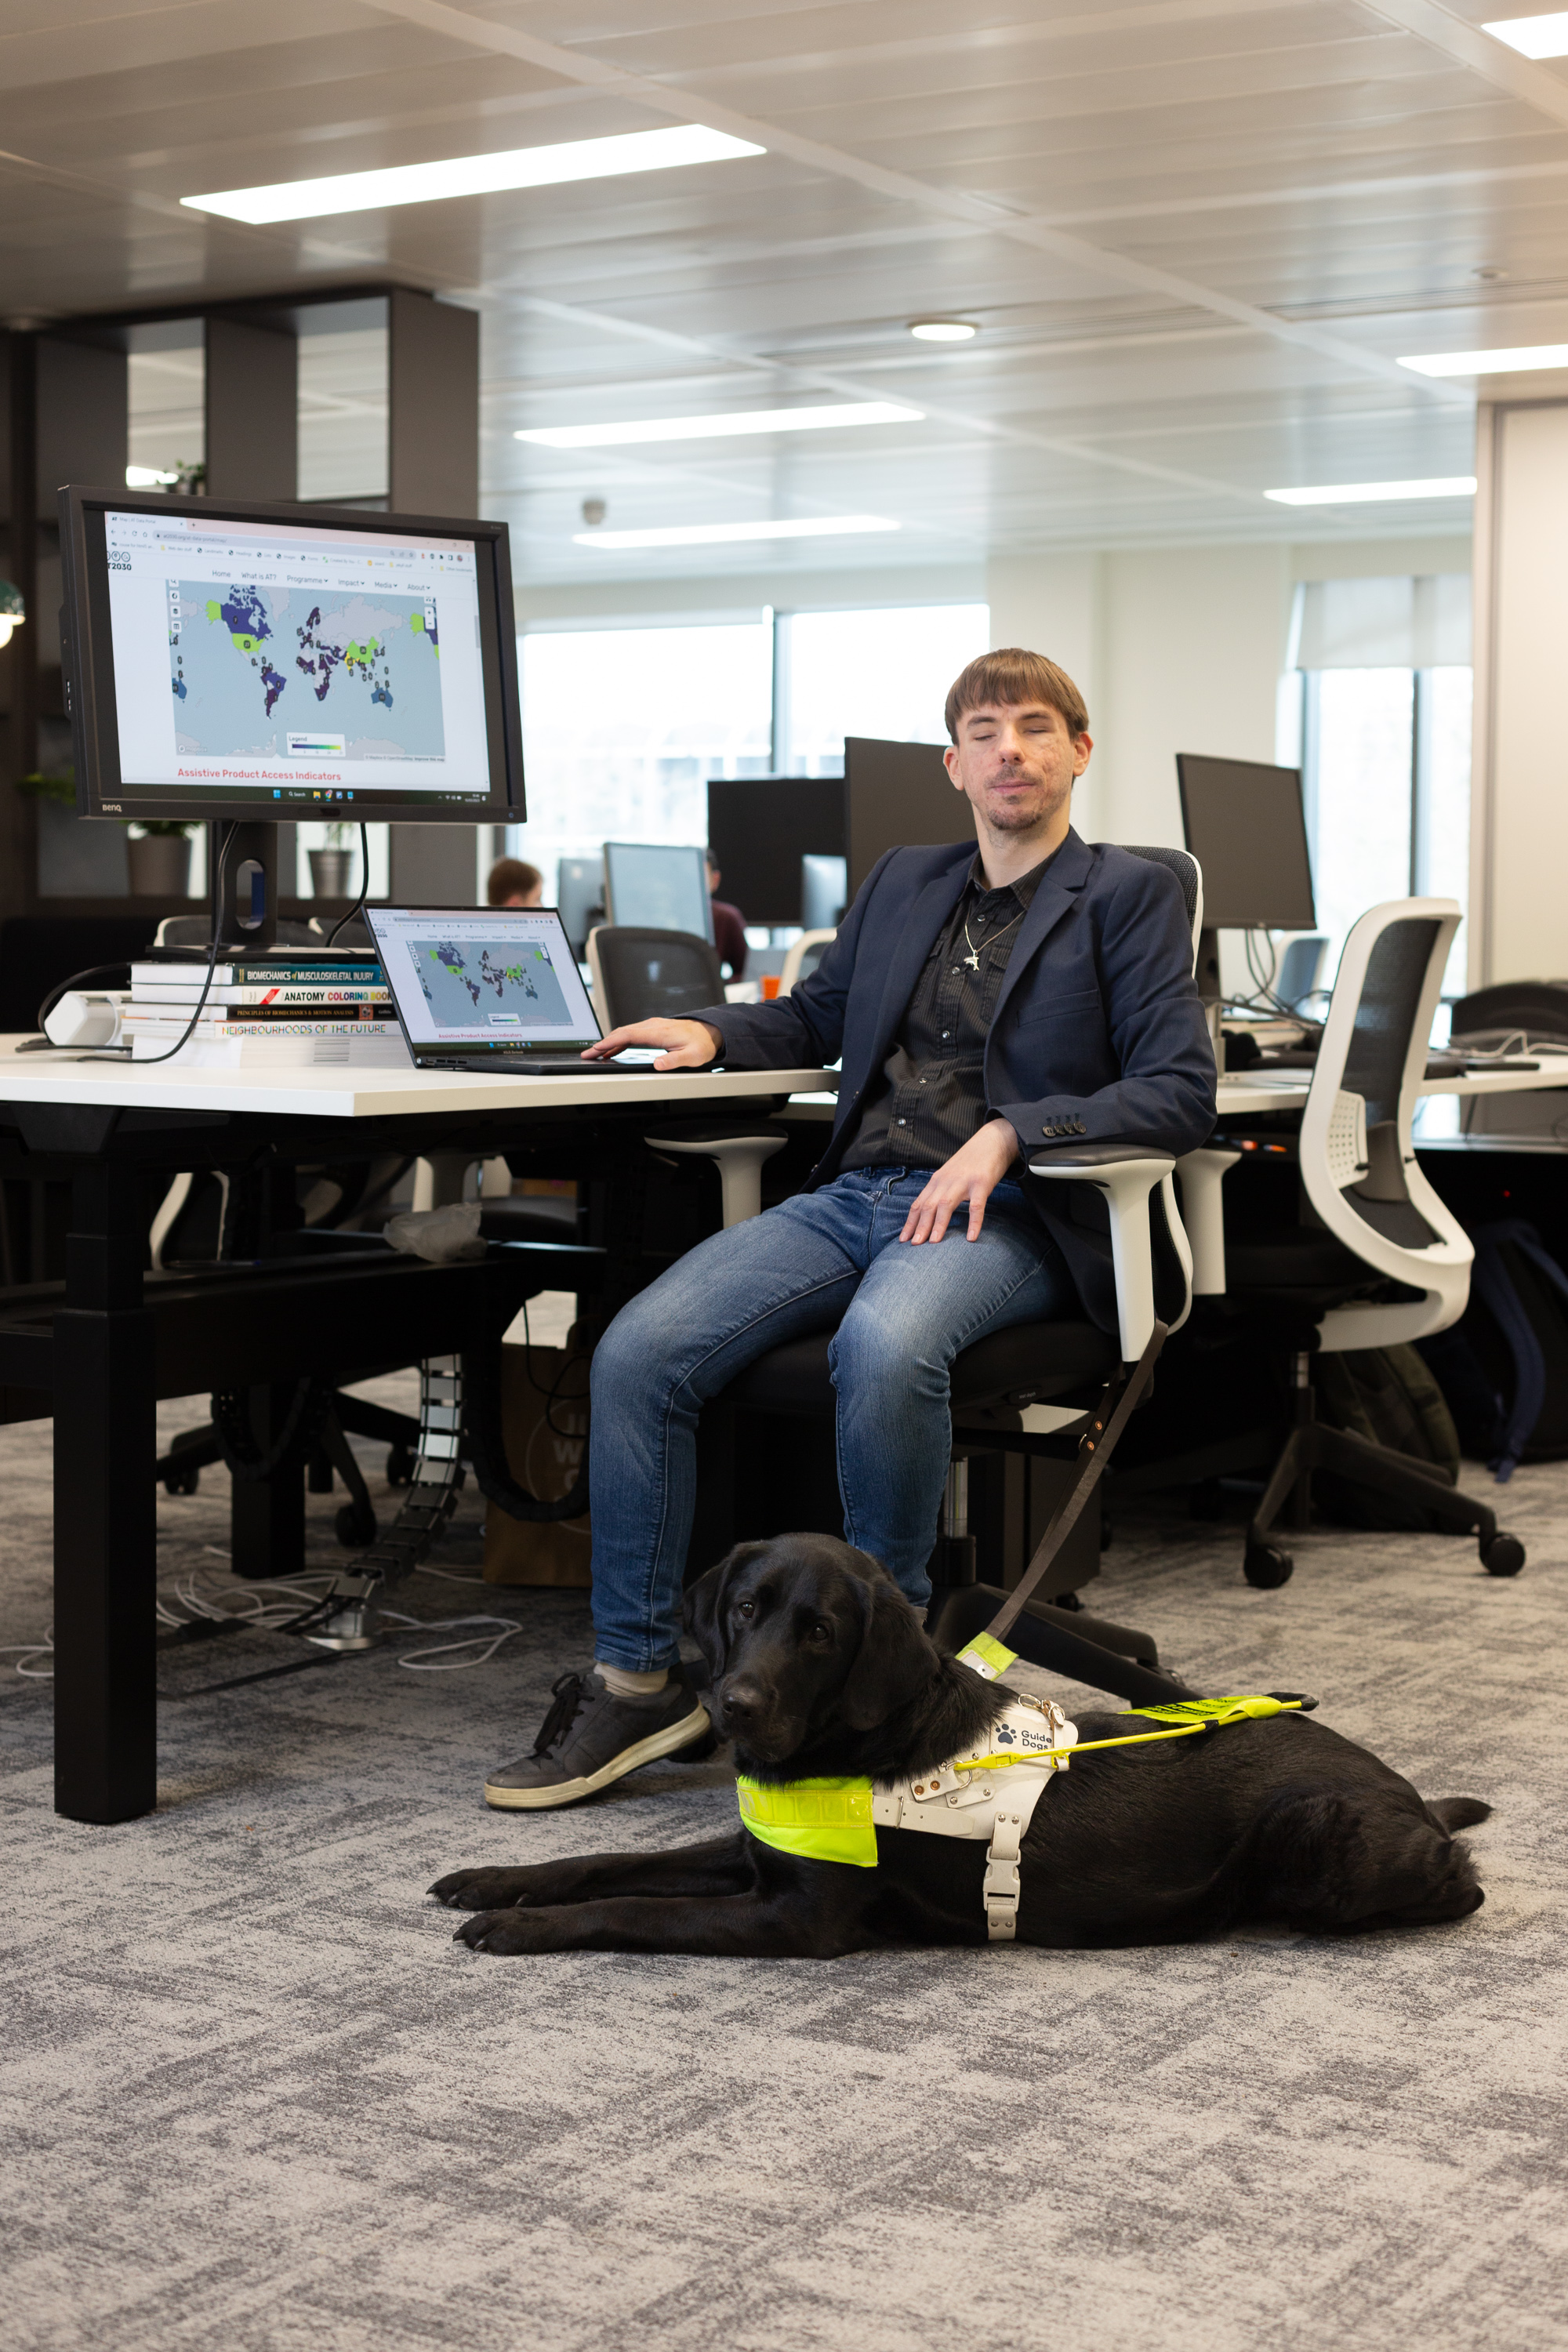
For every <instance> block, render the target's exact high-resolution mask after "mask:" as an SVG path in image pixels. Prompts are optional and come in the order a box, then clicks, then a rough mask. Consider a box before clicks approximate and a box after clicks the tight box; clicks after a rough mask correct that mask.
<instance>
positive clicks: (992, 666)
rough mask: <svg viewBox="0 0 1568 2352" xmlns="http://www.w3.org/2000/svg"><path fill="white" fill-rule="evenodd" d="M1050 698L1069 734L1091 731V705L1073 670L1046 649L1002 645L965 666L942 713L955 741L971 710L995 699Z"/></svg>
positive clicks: (1003, 701) (950, 690) (1042, 699)
mask: <svg viewBox="0 0 1568 2352" xmlns="http://www.w3.org/2000/svg"><path fill="white" fill-rule="evenodd" d="M1010 702H1012V703H1016V702H1048V703H1049V704H1050V706H1051V709H1053V710H1058V711H1060V713H1061V715H1062V718H1063V719H1065V720H1066V722H1067V730H1068V734H1069V735H1087V734H1088V732H1089V711H1088V709H1087V708H1086V706H1085V703H1084V698H1083V697H1082V695H1081V694H1080V693H1079V690H1078V688H1077V687H1076V686H1075V685H1074V684H1073V682H1072V680H1071V678H1070V677H1068V674H1067V672H1066V670H1065V669H1058V667H1057V665H1056V663H1055V662H1054V661H1047V658H1046V656H1045V655H1044V654H1031V653H1026V652H1025V650H1024V648H1023V646H999V647H998V649H997V650H996V652H995V653H993V654H981V655H980V656H978V658H977V659H975V660H974V661H972V662H971V663H970V665H969V667H968V668H967V669H963V670H960V671H959V673H958V676H957V677H955V678H954V679H953V681H952V686H951V687H950V688H949V689H948V697H947V709H946V710H945V712H944V713H943V716H944V717H945V719H946V720H947V731H948V733H949V735H950V736H951V737H952V740H953V741H954V742H955V743H956V742H957V740H958V722H959V720H960V719H962V718H963V714H964V712H965V711H966V710H984V709H989V708H990V707H991V706H992V705H993V704H996V703H1010Z"/></svg>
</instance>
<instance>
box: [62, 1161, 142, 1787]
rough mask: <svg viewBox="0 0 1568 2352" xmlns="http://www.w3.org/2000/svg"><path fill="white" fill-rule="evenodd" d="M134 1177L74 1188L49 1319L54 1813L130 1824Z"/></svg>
mask: <svg viewBox="0 0 1568 2352" xmlns="http://www.w3.org/2000/svg"><path fill="white" fill-rule="evenodd" d="M146 1238H147V1221H146V1217H145V1215H144V1213H143V1203H142V1183H141V1180H140V1178H139V1176H138V1175H137V1174H136V1173H135V1172H134V1171H123V1170H119V1169H114V1168H111V1167H110V1166H107V1165H106V1164H105V1163H103V1162H102V1161H99V1162H97V1163H95V1164H94V1165H93V1166H91V1167H90V1168H88V1169H86V1170H84V1171H82V1173H81V1174H79V1176H78V1177H77V1179H76V1181H75V1184H74V1186H73V1197H72V1203H71V1231H70V1234H69V1235H68V1239H67V1243H66V1304H65V1306H64V1307H62V1308H61V1309H60V1311H59V1312H58V1315H57V1316H56V1318H55V1324H54V1395H55V1424H54V1425H55V1809H56V1811H58V1812H61V1813H65V1814H66V1815H68V1818H69V1819H70V1820H72V1821H77V1822H126V1821H132V1820H134V1819H135V1818H136V1816H137V1815H138V1814H140V1813H149V1812H151V1811H152V1810H153V1805H154V1803H155V1802H156V1800H157V1764H158V1759H157V1698H156V1690H155V1685H154V1681H153V1669H154V1662H155V1652H154V1650H153V1638H154V1630H155V1629H154V1618H153V1597H154V1586H155V1583H156V1576H157V1502H156V1495H157V1489H156V1486H155V1485H154V1482H153V1461H154V1459H155V1458H156V1453H157V1437H156V1421H155V1412H154V1404H155V1381H154V1361H153V1318H152V1316H151V1315H150V1314H148V1313H147V1312H146V1311H145V1309H144V1308H143V1307H142V1252H143V1250H144V1248H145V1246H146Z"/></svg>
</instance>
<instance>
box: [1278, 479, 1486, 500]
mask: <svg viewBox="0 0 1568 2352" xmlns="http://www.w3.org/2000/svg"><path fill="white" fill-rule="evenodd" d="M1475 488H1476V478H1475V476H1474V475H1473V474H1444V475H1439V476H1438V477H1436V478H1435V479H1434V480H1432V481H1426V482H1323V483H1316V482H1314V483H1313V484H1312V486H1311V487H1310V488H1309V489H1305V490H1265V491H1264V493H1263V495H1264V497H1265V498H1266V499H1277V500H1278V501H1279V505H1280V506H1282V507H1351V506H1367V505H1371V504H1372V503H1373V501H1374V500H1376V499H1468V498H1473V497H1474V495H1475Z"/></svg>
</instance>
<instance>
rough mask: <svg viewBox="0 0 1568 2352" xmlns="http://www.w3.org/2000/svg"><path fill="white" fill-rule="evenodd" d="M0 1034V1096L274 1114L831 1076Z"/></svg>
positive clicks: (598, 1100) (816, 1086)
mask: <svg viewBox="0 0 1568 2352" xmlns="http://www.w3.org/2000/svg"><path fill="white" fill-rule="evenodd" d="M20 1043H21V1040H20V1038H18V1037H14V1036H10V1037H7V1036H0V1103H4V1102H11V1103H71V1104H98V1105H102V1106H104V1107H112V1108H116V1109H121V1110H125V1109H132V1108H134V1109H137V1110H196V1111H228V1112H238V1113H241V1114H248V1115H250V1116H253V1117H260V1118H353V1119H361V1118H431V1117H435V1116H446V1115H449V1114H453V1113H460V1112H465V1111H481V1112H487V1113H493V1112H498V1111H543V1110H565V1109H572V1110H585V1109H588V1108H592V1107H593V1106H595V1105H598V1104H605V1103H615V1104H617V1105H624V1104H635V1103H639V1102H646V1103H649V1104H652V1103H658V1105H659V1106H660V1107H661V1108H668V1107H671V1106H673V1105H676V1104H680V1105H685V1104H689V1103H690V1104H695V1103H710V1102H734V1101H746V1100H754V1099H755V1098H756V1097H758V1096H770V1095H792V1094H798V1093H803V1092H807V1091H809V1092H811V1093H812V1094H814V1095H820V1094H821V1093H823V1092H824V1091H825V1090H831V1089H833V1088H834V1087H837V1073H836V1072H835V1071H832V1070H655V1071H652V1072H650V1073H649V1074H648V1075H647V1076H644V1077H627V1076H624V1075H616V1076H609V1077H599V1076H595V1077H583V1078H575V1077H574V1078H520V1077H517V1076H514V1075H512V1074H510V1073H508V1072H505V1071H490V1070H473V1071H468V1070H452V1071H447V1070H416V1069H413V1068H409V1069H404V1070H398V1069H393V1070H355V1069H318V1068H311V1067H303V1066H301V1067H300V1068H297V1069H290V1068H284V1069H271V1070H267V1069H263V1070H201V1069H186V1068H184V1067H182V1066H181V1065H180V1064H179V1063H177V1062H163V1063H144V1064H142V1065H141V1066H138V1065H137V1064H136V1063H134V1062H107V1061H91V1060H88V1059H86V1058H84V1057H83V1056H82V1055H79V1054H76V1053H74V1052H71V1051H69V1050H65V1051H62V1052H60V1053H50V1054H19V1053H18V1052H17V1051H16V1048H17V1046H18V1045H19V1044H20Z"/></svg>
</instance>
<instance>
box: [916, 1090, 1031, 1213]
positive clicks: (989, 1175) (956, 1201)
mask: <svg viewBox="0 0 1568 2352" xmlns="http://www.w3.org/2000/svg"><path fill="white" fill-rule="evenodd" d="M1017 1157H1018V1139H1017V1137H1016V1135H1015V1133H1014V1132H1013V1129H1012V1128H1011V1127H1010V1126H1009V1124H1008V1122H1007V1121H1006V1119H1005V1118H992V1119H987V1121H986V1123H985V1125H984V1127H983V1128H981V1129H979V1131H978V1133H976V1134H974V1135H972V1136H971V1137H970V1139H969V1140H968V1142H967V1143H966V1144H965V1145H964V1146H963V1150H960V1151H955V1152H954V1153H953V1155H952V1159H951V1160H943V1162H942V1166H941V1167H940V1168H939V1169H938V1170H937V1171H936V1173H935V1175H934V1176H933V1177H932V1178H931V1181H930V1183H929V1184H928V1185H927V1186H926V1188H925V1191H924V1192H921V1195H920V1197H919V1198H918V1200H917V1201H916V1202H915V1203H914V1206H913V1207H912V1208H911V1209H910V1213H909V1215H908V1216H907V1217H906V1218H905V1219H904V1229H903V1232H902V1233H901V1234H900V1235H899V1239H900V1241H901V1242H939V1241H941V1239H942V1235H943V1234H945V1233H946V1231H947V1228H948V1221H949V1219H950V1218H951V1217H952V1215H953V1213H954V1212H955V1211H956V1210H958V1209H960V1208H962V1207H963V1204H964V1203H965V1202H968V1204H969V1232H968V1234H967V1235H966V1236H965V1238H966V1239H967V1240H969V1241H972V1242H977V1241H978V1240H979V1239H980V1228H981V1226H982V1225H983V1224H984V1222H985V1203H986V1202H987V1201H988V1200H989V1199H990V1198H991V1195H992V1192H994V1189H995V1187H996V1186H997V1185H998V1184H1000V1182H1001V1181H1002V1179H1003V1177H1004V1176H1005V1174H1006V1173H1007V1171H1008V1169H1009V1168H1011V1166H1012V1165H1013V1162H1014V1160H1016V1158H1017Z"/></svg>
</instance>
